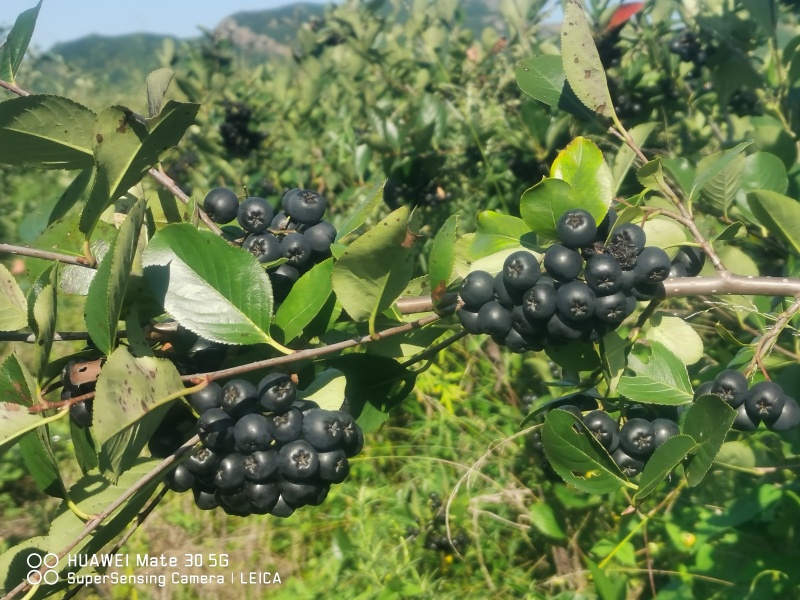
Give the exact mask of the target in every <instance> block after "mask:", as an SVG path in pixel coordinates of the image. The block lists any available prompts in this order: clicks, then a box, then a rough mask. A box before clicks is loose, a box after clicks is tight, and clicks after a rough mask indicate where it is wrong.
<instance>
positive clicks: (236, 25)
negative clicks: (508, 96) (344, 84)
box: [50, 0, 503, 83]
mask: <svg viewBox="0 0 800 600" xmlns="http://www.w3.org/2000/svg"><path fill="white" fill-rule="evenodd" d="M499 4H500V2H499V0H462V2H461V9H462V11H463V15H464V22H465V25H466V26H467V27H469V28H470V29H472V30H473V31H475V33H476V34H477V35H480V33H481V31H482V30H483V29H484V28H485V27H489V26H494V27H497V28H499V29H502V26H503V22H502V19H501V17H500V12H499ZM325 8H326V6H325V5H324V4H311V3H308V2H298V3H295V4H289V5H287V6H283V7H279V8H274V9H267V10H258V11H242V12H237V13H234V14H232V15H230V16H229V17H226V18H225V19H223V20H222V21H221V22H220V23H219V25H217V27H216V28H215V29H214V31H213V34H214V36H215V37H216V38H218V39H225V40H230V41H231V43H232V44H233V46H234V47H235V48H237V49H238V50H239V51H240V52H241V54H242V55H243V56H244V57H245V58H247V57H251V58H253V57H258V58H259V59H262V58H263V57H264V56H289V55H291V44H292V42H293V41H294V39H295V37H296V35H297V31H298V30H299V29H300V27H302V25H303V23H307V22H309V21H310V20H312V19H315V18H321V17H322V16H323V15H324V12H325ZM168 39H172V40H173V41H178V40H177V38H174V37H171V36H166V35H159V34H150V33H135V34H128V35H118V36H102V35H90V36H86V37H83V38H80V39H77V40H74V41H71V42H62V43H59V44H56V45H55V46H53V47H52V48H51V50H50V52H51V53H53V54H58V55H60V56H61V57H63V59H64V61H65V62H66V63H67V64H68V65H70V67H72V68H74V69H75V70H77V71H82V72H86V73H89V74H92V75H102V76H103V77H104V78H105V79H106V80H107V81H109V82H110V83H114V82H116V81H119V82H123V81H126V80H130V79H131V77H132V76H133V77H134V78H135V79H140V78H141V76H143V75H145V74H147V73H148V72H150V71H152V70H153V69H156V68H158V67H160V66H161V65H160V64H159V61H158V53H159V51H160V50H161V48H162V47H163V44H164V41H165V40H168Z"/></svg>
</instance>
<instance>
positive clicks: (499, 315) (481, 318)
mask: <svg viewBox="0 0 800 600" xmlns="http://www.w3.org/2000/svg"><path fill="white" fill-rule="evenodd" d="M478 328H479V329H480V331H481V333H485V334H487V335H496V336H500V337H505V336H506V335H507V334H508V331H509V330H510V329H511V311H510V310H508V309H507V308H504V307H503V306H502V305H501V304H500V303H499V302H497V301H496V300H492V301H491V302H487V303H486V304H484V305H483V306H481V309H480V310H479V311H478Z"/></svg>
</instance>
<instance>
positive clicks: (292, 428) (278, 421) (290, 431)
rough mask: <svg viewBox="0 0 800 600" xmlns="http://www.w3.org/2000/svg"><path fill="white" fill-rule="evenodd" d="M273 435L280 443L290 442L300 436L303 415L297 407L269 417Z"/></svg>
mask: <svg viewBox="0 0 800 600" xmlns="http://www.w3.org/2000/svg"><path fill="white" fill-rule="evenodd" d="M269 424H270V429H271V430H272V437H273V438H274V439H275V441H277V442H278V443H279V444H288V443H289V442H293V441H294V440H296V439H297V438H298V436H299V435H300V432H301V431H302V429H303V415H302V414H301V413H300V411H299V410H297V409H296V408H290V409H289V410H287V411H286V412H285V413H281V414H279V415H275V416H273V417H272V418H271V419H269Z"/></svg>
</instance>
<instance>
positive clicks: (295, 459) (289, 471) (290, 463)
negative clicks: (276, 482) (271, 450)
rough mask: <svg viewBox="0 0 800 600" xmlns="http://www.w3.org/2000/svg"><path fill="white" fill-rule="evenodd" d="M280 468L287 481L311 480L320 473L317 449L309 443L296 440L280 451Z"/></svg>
mask: <svg viewBox="0 0 800 600" xmlns="http://www.w3.org/2000/svg"><path fill="white" fill-rule="evenodd" d="M278 468H279V469H280V473H281V475H282V476H283V477H285V478H286V479H289V480H292V481H305V480H309V479H312V478H315V477H316V476H317V474H318V473H319V456H318V455H317V451H316V449H315V448H314V447H313V446H312V445H311V444H309V443H308V442H307V441H305V440H295V441H294V442H290V443H288V444H286V445H285V446H284V447H283V448H281V449H280V452H279V453H278Z"/></svg>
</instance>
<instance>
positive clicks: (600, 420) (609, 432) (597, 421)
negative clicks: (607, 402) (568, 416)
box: [583, 410, 619, 453]
mask: <svg viewBox="0 0 800 600" xmlns="http://www.w3.org/2000/svg"><path fill="white" fill-rule="evenodd" d="M583 424H584V425H585V426H586V429H588V430H589V431H591V432H592V435H593V436H594V437H595V438H596V439H597V441H598V442H600V443H601V444H602V445H603V447H604V448H605V449H606V450H608V452H609V453H611V452H614V451H615V450H616V449H617V447H618V446H619V426H618V425H617V422H616V421H615V420H614V419H613V418H611V415H609V414H608V413H607V412H605V411H603V410H593V411H591V412H589V413H587V414H586V415H584V417H583Z"/></svg>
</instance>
